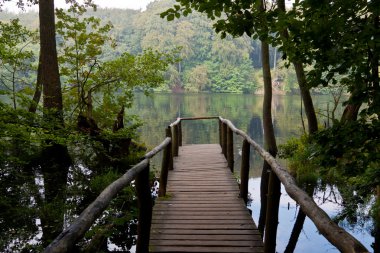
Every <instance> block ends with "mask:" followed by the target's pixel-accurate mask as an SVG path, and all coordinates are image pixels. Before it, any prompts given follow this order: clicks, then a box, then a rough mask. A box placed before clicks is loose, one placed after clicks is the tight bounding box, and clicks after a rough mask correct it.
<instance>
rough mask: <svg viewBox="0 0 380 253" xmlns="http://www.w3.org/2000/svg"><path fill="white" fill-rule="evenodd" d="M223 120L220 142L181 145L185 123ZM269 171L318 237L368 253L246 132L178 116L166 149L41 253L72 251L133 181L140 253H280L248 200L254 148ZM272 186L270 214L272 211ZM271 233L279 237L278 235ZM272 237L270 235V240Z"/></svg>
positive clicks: (269, 227)
mask: <svg viewBox="0 0 380 253" xmlns="http://www.w3.org/2000/svg"><path fill="white" fill-rule="evenodd" d="M188 120H218V122H219V142H220V143H219V144H202V145H187V146H182V126H181V125H182V121H188ZM233 134H236V135H237V136H240V137H241V138H242V139H243V143H242V146H241V169H240V187H238V184H237V181H236V179H235V177H234V175H233V173H232V171H233V167H234V149H233V144H234V140H233ZM251 148H252V149H253V150H254V151H255V152H257V154H259V155H260V156H261V157H262V158H263V159H264V160H265V161H266V162H267V163H268V165H269V166H270V168H271V170H270V174H271V175H270V176H269V177H271V176H276V177H278V179H279V180H280V181H281V183H282V184H283V185H284V188H285V190H286V191H287V193H288V194H289V196H290V197H292V198H293V199H294V200H295V201H296V202H297V203H298V204H299V205H300V207H301V208H302V211H303V212H304V213H305V214H306V215H307V216H308V217H309V218H310V219H311V220H312V222H313V223H314V224H315V226H316V227H317V228H318V230H319V232H320V233H321V234H322V235H323V236H324V237H325V238H326V239H327V240H329V241H330V242H331V244H333V245H334V246H336V248H337V249H338V250H340V251H341V252H347V253H354V252H355V253H363V252H369V251H368V250H367V249H366V248H365V247H364V246H363V245H362V244H361V243H360V242H359V241H358V240H356V239H355V238H354V237H353V236H352V235H350V234H349V233H348V232H346V231H345V230H344V229H343V228H341V227H339V226H338V225H337V224H336V223H334V222H333V221H332V220H331V219H330V218H329V216H328V215H327V214H326V213H325V212H324V211H323V210H322V209H320V207H319V206H318V205H317V204H316V203H315V202H314V201H313V199H312V198H311V197H310V196H309V195H308V194H307V193H306V192H305V191H303V190H302V189H300V188H299V187H298V186H297V184H296V183H295V180H294V178H293V177H292V176H291V175H290V174H289V172H288V171H287V170H286V169H284V168H282V167H281V165H280V164H279V163H278V162H277V161H276V160H275V158H274V157H272V156H271V155H270V154H269V153H268V152H267V151H265V150H264V149H263V148H262V147H260V146H259V145H258V144H257V143H256V142H255V141H254V140H252V139H251V137H249V136H248V135H247V134H246V133H244V132H243V131H241V130H240V129H238V128H236V127H235V126H234V125H233V124H232V122H231V121H229V120H226V119H223V118H222V117H197V118H178V119H177V120H176V121H175V122H173V123H172V124H170V126H169V127H168V128H167V129H166V138H165V139H164V140H163V141H162V143H161V144H159V145H158V146H156V147H155V148H153V149H152V150H151V151H149V152H148V153H146V154H145V155H144V157H142V160H141V161H140V162H139V163H138V164H136V165H135V166H133V167H132V168H130V169H129V170H128V171H127V172H126V173H125V174H123V175H122V176H121V177H119V178H118V179H117V180H115V181H113V182H112V183H111V184H109V185H108V186H107V187H106V188H105V189H104V190H103V191H102V192H101V193H100V194H99V196H98V197H97V198H96V199H95V200H94V201H93V202H92V203H91V204H90V205H89V206H87V207H86V209H85V210H84V211H83V212H82V213H81V214H80V216H79V217H78V218H77V219H76V220H75V221H74V222H73V223H72V224H71V225H70V226H69V227H68V228H67V229H65V231H63V232H62V233H61V234H60V235H58V236H57V237H56V238H55V239H54V241H53V242H52V243H50V244H49V245H48V247H46V248H45V250H44V253H67V252H73V251H75V250H77V249H76V247H77V245H76V244H77V242H79V241H80V240H81V238H83V237H84V235H85V233H86V232H87V231H88V230H89V229H90V227H91V226H93V224H94V223H95V221H96V219H97V218H98V217H100V216H101V214H102V213H103V211H104V210H105V209H106V208H107V207H108V205H109V203H110V202H111V201H112V200H113V198H115V197H116V196H117V193H118V192H120V191H121V190H122V189H123V188H124V187H126V186H128V185H130V184H131V183H132V181H134V184H135V187H136V193H137V199H138V209H139V217H138V221H139V222H138V227H137V234H138V237H137V245H136V253H147V252H161V253H162V252H198V253H201V252H265V253H274V252H276V251H275V250H276V247H275V246H276V231H277V222H278V220H274V222H268V221H271V220H273V216H272V215H271V214H270V212H266V213H265V215H266V221H267V222H266V225H265V231H263V232H264V234H265V236H264V239H265V240H264V242H263V241H262V238H261V235H260V233H259V232H258V230H257V228H256V225H255V224H254V222H253V220H252V218H251V215H250V214H249V212H248V209H247V208H246V205H245V202H246V201H247V195H248V177H249V167H250V165H249V156H250V149H251ZM161 151H162V153H163V155H162V166H161V174H160V188H159V196H161V197H160V198H159V199H158V200H157V201H156V204H155V206H154V208H153V210H152V195H151V184H150V181H149V168H150V166H149V160H150V159H151V158H152V157H154V156H155V155H156V154H158V153H159V152H161ZM271 187H272V186H271V183H269V184H268V189H266V190H267V191H268V195H267V196H268V204H267V207H268V208H267V210H273V209H271V208H270V206H271V201H270V200H271V198H272V199H273V197H271V195H272V194H271ZM273 231H274V232H273ZM271 234H272V235H271Z"/></svg>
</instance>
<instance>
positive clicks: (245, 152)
mask: <svg viewBox="0 0 380 253" xmlns="http://www.w3.org/2000/svg"><path fill="white" fill-rule="evenodd" d="M250 148H251V145H250V144H249V143H248V141H247V140H246V139H244V141H243V147H242V151H241V169H240V197H241V198H242V199H244V202H245V204H247V201H248V179H249V153H250Z"/></svg>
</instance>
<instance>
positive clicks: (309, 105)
mask: <svg viewBox="0 0 380 253" xmlns="http://www.w3.org/2000/svg"><path fill="white" fill-rule="evenodd" d="M277 6H278V9H279V10H280V11H281V12H285V11H286V9H285V0H278V1H277ZM281 35H282V39H283V40H284V41H286V40H288V39H289V33H288V30H287V29H285V30H283V31H282V32H281ZM292 63H293V65H294V69H295V71H296V75H297V81H298V86H299V87H300V91H301V96H302V100H303V104H304V107H305V113H306V117H307V123H308V128H309V134H312V133H314V132H316V131H318V120H317V115H316V114H315V110H314V105H313V99H312V98H311V95H310V90H309V87H308V85H307V81H306V76H305V70H304V68H303V65H302V62H300V61H296V60H293V61H292Z"/></svg>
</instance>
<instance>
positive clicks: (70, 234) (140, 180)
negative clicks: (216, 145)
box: [44, 137, 171, 253]
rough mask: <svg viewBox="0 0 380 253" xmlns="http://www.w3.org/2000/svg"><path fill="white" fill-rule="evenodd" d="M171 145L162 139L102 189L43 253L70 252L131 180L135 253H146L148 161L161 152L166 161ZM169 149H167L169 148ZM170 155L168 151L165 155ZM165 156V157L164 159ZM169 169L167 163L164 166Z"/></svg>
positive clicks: (149, 204)
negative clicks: (134, 201) (135, 206)
mask: <svg viewBox="0 0 380 253" xmlns="http://www.w3.org/2000/svg"><path fill="white" fill-rule="evenodd" d="M170 146H171V138H170V137H166V139H165V140H164V141H163V142H162V143H161V144H160V145H158V146H157V147H155V148H154V149H153V150H151V151H150V152H148V153H147V154H145V156H144V157H143V160H142V161H141V162H139V163H138V164H136V165H135V166H133V167H132V168H131V169H129V170H128V171H127V172H126V173H125V174H124V175H123V176H121V177H120V178H119V179H117V180H116V181H114V182H113V183H111V184H110V185H109V186H107V188H105V189H104V190H103V191H102V192H101V193H100V195H99V196H98V197H97V198H96V199H95V200H94V202H92V203H91V204H90V205H89V206H88V207H87V208H86V209H85V210H84V211H83V212H82V213H81V214H80V216H79V217H78V218H77V219H76V220H75V221H74V223H73V224H71V226H70V227H68V228H67V229H66V230H65V231H63V232H62V233H61V234H60V235H59V236H57V238H55V240H54V241H53V242H52V243H51V244H50V245H49V246H48V247H47V248H46V249H45V250H44V252H45V253H52V252H72V251H73V248H74V246H75V244H76V243H77V242H78V241H79V240H80V239H82V238H83V236H84V235H85V233H86V232H87V231H88V230H89V229H90V227H91V226H92V224H93V223H94V222H95V220H96V219H97V218H98V217H99V216H100V215H101V214H102V212H103V211H104V210H105V209H106V208H107V206H108V205H109V203H110V202H111V200H112V199H113V198H114V197H115V196H116V194H117V193H119V192H120V191H121V190H122V189H123V188H124V187H126V186H127V185H129V184H130V183H131V182H132V181H133V180H135V182H136V191H137V197H138V206H139V223H138V238H137V245H136V252H137V253H145V252H148V251H149V249H148V247H149V237H150V226H151V219H152V196H151V189H150V185H149V159H150V158H152V157H153V156H155V155H156V154H157V153H159V152H160V151H162V150H164V149H165V152H166V155H164V157H163V159H164V160H166V159H169V160H170V156H171V155H170V154H169V155H168V154H167V153H168V148H167V147H170ZM169 150H170V149H169ZM169 153H170V152H169ZM168 157H169V158H168ZM163 164H164V165H165V166H170V163H166V162H165V163H164V162H163Z"/></svg>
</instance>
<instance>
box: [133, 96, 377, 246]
mask: <svg viewBox="0 0 380 253" xmlns="http://www.w3.org/2000/svg"><path fill="white" fill-rule="evenodd" d="M331 101H332V98H331V97H329V96H315V97H314V104H315V107H316V109H317V112H318V115H319V116H320V118H319V122H320V124H327V118H326V117H324V116H323V115H326V111H327V108H328V107H329V108H332V103H331ZM262 102H263V97H262V96H256V95H244V94H153V95H152V96H151V97H146V96H144V95H143V94H140V93H138V94H136V97H135V102H134V106H133V108H131V109H129V110H128V111H127V113H130V114H137V115H139V116H140V117H141V119H142V120H143V121H144V123H145V124H144V126H142V127H141V129H140V135H141V140H142V141H143V142H145V143H146V145H147V146H148V148H152V147H154V146H156V145H158V144H159V143H160V142H161V141H162V140H163V139H164V136H165V134H164V133H165V128H166V127H167V126H168V125H169V124H170V123H171V122H173V121H174V120H175V119H176V118H177V117H200V116H219V115H220V116H222V117H223V118H226V119H229V120H231V121H232V122H233V124H234V125H235V126H236V127H237V128H239V129H241V130H243V131H245V132H247V133H248V134H249V135H250V136H251V137H252V138H253V139H254V140H255V141H256V142H258V143H259V144H260V145H262V144H263V129H262ZM300 105H301V100H300V97H299V96H275V97H274V98H273V102H272V115H273V123H274V127H275V134H276V138H277V144H280V143H284V142H285V141H286V140H287V139H288V138H290V137H295V136H299V135H301V134H302V133H303V128H302V121H301V120H302V117H301V106H300ZM341 111H342V107H341V106H339V107H338V112H337V113H336V115H340V113H341ZM303 118H304V121H305V124H306V117H305V115H304V113H303ZM306 129H307V126H306ZM182 131H183V143H184V144H196V143H218V123H217V121H215V120H214V121H196V122H192V121H187V122H184V123H183V126H182ZM234 143H235V145H234V146H235V160H236V161H235V171H237V174H239V172H238V168H239V166H240V157H239V150H240V148H241V139H240V138H236V137H234ZM283 163H284V164H285V165H286V163H285V162H283ZM159 164H160V158H159V157H158V158H157V159H156V160H154V161H153V167H155V168H157V169H158V168H159ZM261 166H262V161H261V159H260V158H258V157H257V156H255V155H254V154H252V158H251V170H250V180H249V191H250V194H251V198H252V202H251V204H250V206H249V208H250V209H252V211H253V212H252V217H253V218H254V220H255V222H256V223H257V222H258V215H259V210H260V198H259V189H260V175H261ZM335 190H336V189H335ZM328 195H331V194H329V193H326V192H317V193H316V194H315V200H316V202H317V203H318V204H319V205H320V206H321V207H322V208H323V209H324V210H325V211H326V212H327V213H328V214H329V215H330V216H333V215H335V214H337V212H338V211H339V208H340V207H339V194H338V193H337V195H338V203H334V202H335V199H334V201H333V200H331V199H329V198H324V197H323V196H328ZM331 196H332V195H331ZM297 212H298V207H297V206H296V204H295V202H294V201H293V200H292V199H291V198H290V197H289V196H288V195H287V194H286V192H285V190H284V189H282V196H281V203H280V214H279V227H278V238H277V251H278V252H283V251H284V249H285V247H286V245H287V242H288V240H289V237H290V233H291V230H292V228H293V224H294V221H295V218H296V215H297ZM370 226H371V224H365V226H364V227H359V226H354V227H352V226H350V227H349V229H348V230H349V231H350V233H352V234H353V235H354V236H355V237H356V238H357V239H358V240H359V241H361V242H362V243H363V244H364V245H365V246H366V247H367V249H369V250H371V247H370V245H371V243H372V242H373V237H372V236H371V235H370ZM295 252H308V253H320V252H339V251H338V250H337V249H336V248H334V247H333V246H332V245H331V244H330V243H329V242H328V241H327V240H326V239H324V237H323V236H321V235H319V234H318V231H317V229H316V227H315V226H314V224H313V223H312V222H311V221H310V220H309V219H308V218H307V219H306V221H305V225H304V228H303V231H302V233H301V235H300V238H299V241H298V244H297V247H296V250H295Z"/></svg>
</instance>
